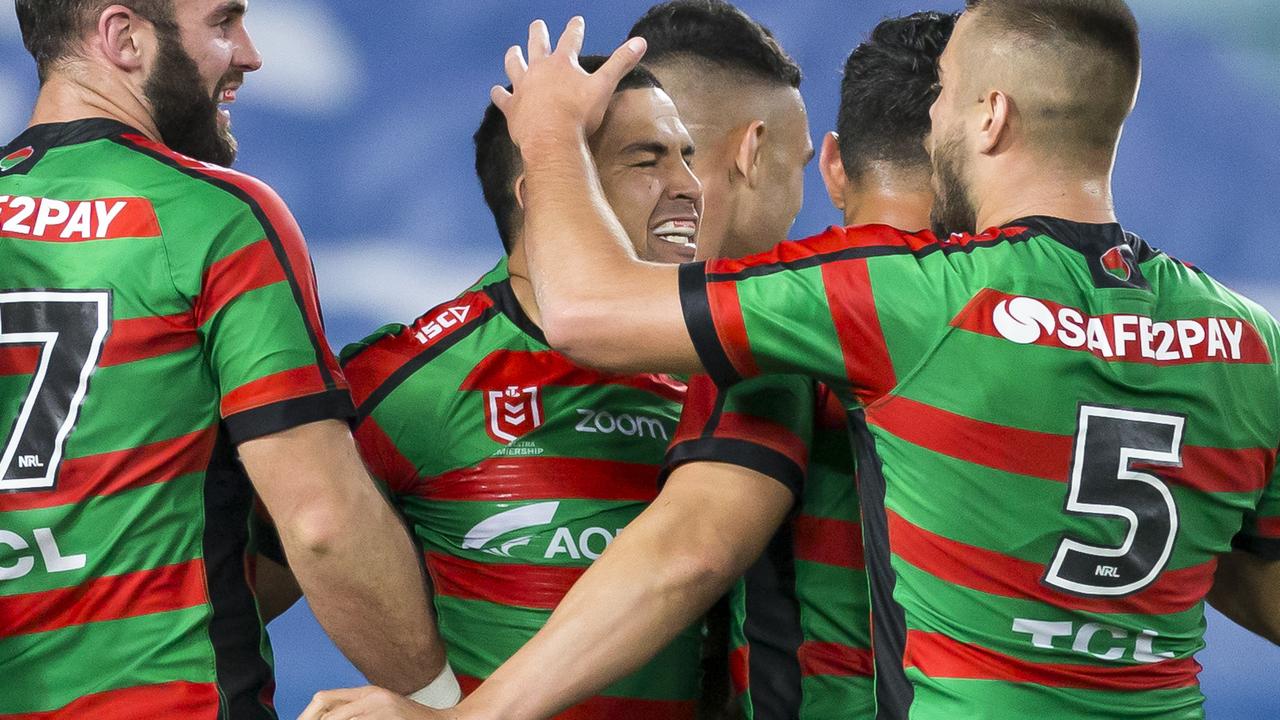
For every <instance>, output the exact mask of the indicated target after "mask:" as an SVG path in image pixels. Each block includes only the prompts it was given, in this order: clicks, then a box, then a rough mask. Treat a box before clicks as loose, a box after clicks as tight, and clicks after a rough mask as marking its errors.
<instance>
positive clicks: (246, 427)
mask: <svg viewBox="0 0 1280 720" xmlns="http://www.w3.org/2000/svg"><path fill="white" fill-rule="evenodd" d="M355 415H356V409H355V407H354V406H353V405H352V403H351V395H350V394H348V393H347V391H346V390H328V391H325V392H321V393H316V394H314V395H306V396H303V397H299V398H293V399H292V400H281V401H280V402H275V403H271V404H270V405H263V406H262V407H257V408H253V409H252V410H245V411H243V412H238V413H236V414H235V415H231V416H229V417H227V418H225V419H224V420H223V423H225V424H226V426H227V434H228V435H229V436H230V439H231V442H232V443H234V444H236V445H239V444H240V443H242V442H245V441H246V440H253V439H254V438H260V437H262V436H264V435H271V434H273V433H278V432H281V431H284V430H289V429H291V428H295V427H298V426H299V425H306V424H307V423H313V422H319V421H321V420H347V421H350V420H351V419H352V418H354V417H355Z"/></svg>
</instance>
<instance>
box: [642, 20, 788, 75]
mask: <svg viewBox="0 0 1280 720" xmlns="http://www.w3.org/2000/svg"><path fill="white" fill-rule="evenodd" d="M627 37H643V38H644V39H645V40H646V41H647V42H648V44H649V49H648V50H647V51H646V52H645V61H646V62H648V63H649V64H650V65H655V64H657V63H659V62H662V61H664V60H668V59H680V58H693V59H698V60H705V61H707V62H709V63H712V64H715V65H718V66H720V67H722V68H724V69H726V70H730V71H733V72H739V73H746V74H749V75H752V76H755V77H756V78H759V79H761V80H765V81H767V82H773V83H777V84H780V85H786V86H788V87H793V88H799V87H800V81H801V80H802V79H803V78H804V74H803V73H801V72H800V66H799V65H797V64H796V61H795V60H793V59H791V56H790V55H788V54H787V52H786V51H785V50H783V49H782V46H781V45H779V44H778V41H777V40H776V39H774V37H773V33H772V32H770V31H769V29H768V28H766V27H765V26H763V25H761V24H760V23H758V22H756V21H755V20H753V19H752V18H751V17H750V16H749V15H747V14H746V13H744V12H742V11H741V10H739V9H738V8H736V7H734V6H733V5H732V4H730V3H728V2H725V1H724V0H671V1H670V2H664V3H660V4H658V5H654V6H653V7H651V8H649V10H648V12H646V13H645V14H644V15H643V16H642V17H641V18H640V19H639V20H637V21H636V24H635V25H632V26H631V32H630V33H628V35H627Z"/></svg>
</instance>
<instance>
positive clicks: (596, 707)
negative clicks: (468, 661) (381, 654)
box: [458, 675, 697, 720]
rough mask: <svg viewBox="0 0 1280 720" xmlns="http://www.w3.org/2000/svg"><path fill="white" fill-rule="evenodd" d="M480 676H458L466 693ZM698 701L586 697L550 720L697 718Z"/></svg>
mask: <svg viewBox="0 0 1280 720" xmlns="http://www.w3.org/2000/svg"><path fill="white" fill-rule="evenodd" d="M480 683H481V679H480V678H477V677H471V676H470V675H458V685H460V686H461V687H462V694H463V695H470V694H471V693H473V692H475V690H476V688H478V687H480ZM696 717H697V703H696V702H694V701H693V700H640V699H636V698H622V697H607V696H603V695H597V696H595V697H591V698H587V699H586V700H583V701H582V702H580V703H578V704H577V705H574V706H573V707H571V708H569V709H568V710H565V711H564V712H562V713H560V714H558V715H554V716H552V718H551V720H694V718H696Z"/></svg>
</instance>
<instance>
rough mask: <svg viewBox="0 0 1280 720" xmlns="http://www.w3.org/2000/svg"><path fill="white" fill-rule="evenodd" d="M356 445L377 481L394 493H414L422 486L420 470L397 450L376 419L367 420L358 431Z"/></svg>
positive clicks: (356, 432)
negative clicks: (419, 476)
mask: <svg viewBox="0 0 1280 720" xmlns="http://www.w3.org/2000/svg"><path fill="white" fill-rule="evenodd" d="M354 434H355V439H356V444H357V445H358V446H359V447H360V454H361V455H362V456H364V459H365V462H367V463H368V464H369V469H370V470H372V471H373V475H374V477H376V478H378V479H379V480H381V481H382V482H384V483H386V484H387V487H388V488H390V489H391V492H393V493H408V492H412V491H413V488H414V486H416V485H417V484H418V469H417V468H416V467H415V466H414V464H413V463H412V462H410V461H409V458H406V457H405V456H404V454H403V453H401V452H400V448H398V447H396V444H395V441H394V440H392V439H391V437H390V436H389V435H387V433H386V432H385V431H383V429H382V427H381V426H380V425H378V423H377V421H375V420H374V419H373V418H372V417H370V418H366V419H365V420H364V422H362V423H360V426H359V427H357V428H356V431H355V433H354Z"/></svg>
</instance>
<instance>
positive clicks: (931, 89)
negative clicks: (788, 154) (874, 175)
mask: <svg viewBox="0 0 1280 720" xmlns="http://www.w3.org/2000/svg"><path fill="white" fill-rule="evenodd" d="M955 25H956V16H955V15H952V14H946V13H940V12H918V13H914V14H912V15H907V16H906V17H900V18H890V19H888V20H884V21H882V22H881V23H880V24H879V25H876V27H875V29H874V30H872V31H871V37H870V38H868V39H867V41H866V42H864V43H862V44H861V45H859V46H858V47H856V48H854V50H853V52H852V53H850V54H849V58H848V60H846V61H845V64H844V79H843V80H842V81H841V83H840V112H839V115H838V116H837V117H836V133H837V134H838V135H839V137H840V159H841V160H842V161H843V162H844V169H845V173H846V174H847V175H848V176H849V177H850V178H856V177H858V176H859V175H861V174H862V173H863V172H865V171H866V170H867V169H868V167H869V166H870V165H871V163H874V162H889V163H893V164H895V165H899V166H902V167H919V168H928V167H929V155H928V153H927V152H925V149H924V137H925V135H927V134H928V133H929V106H930V105H932V104H933V101H934V99H935V98H936V97H937V92H936V84H937V81H938V57H939V56H940V55H942V51H943V49H944V48H945V47H946V45H947V40H949V39H950V38H951V31H952V30H953V29H954V28H955Z"/></svg>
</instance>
